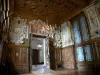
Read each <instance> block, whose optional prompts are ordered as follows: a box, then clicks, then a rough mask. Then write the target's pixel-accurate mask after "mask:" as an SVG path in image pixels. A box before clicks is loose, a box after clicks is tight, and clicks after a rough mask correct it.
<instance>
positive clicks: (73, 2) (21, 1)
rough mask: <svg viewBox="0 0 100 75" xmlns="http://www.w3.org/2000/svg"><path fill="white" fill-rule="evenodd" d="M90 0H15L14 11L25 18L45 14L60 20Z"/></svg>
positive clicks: (42, 16)
mask: <svg viewBox="0 0 100 75" xmlns="http://www.w3.org/2000/svg"><path fill="white" fill-rule="evenodd" d="M90 2H91V0H15V12H16V13H20V14H22V15H24V16H26V17H27V18H28V17H29V16H30V17H31V18H32V17H34V18H36V19H39V18H42V19H46V18H45V17H46V16H47V17H48V18H49V19H52V18H54V19H53V20H55V19H57V20H59V21H60V20H61V19H62V18H63V16H66V17H67V16H69V15H71V13H73V12H75V11H76V10H78V9H80V8H83V7H85V6H86V5H88V4H89V3H90ZM27 15H28V16H27ZM51 16H52V17H51ZM60 18H61V19H60Z"/></svg>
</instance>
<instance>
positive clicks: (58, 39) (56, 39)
mask: <svg viewBox="0 0 100 75" xmlns="http://www.w3.org/2000/svg"><path fill="white" fill-rule="evenodd" d="M56 28H57V27H56ZM54 46H55V47H62V40H61V29H60V28H57V29H56V30H55V33H54Z"/></svg>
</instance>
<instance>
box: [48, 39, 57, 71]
mask: <svg viewBox="0 0 100 75" xmlns="http://www.w3.org/2000/svg"><path fill="white" fill-rule="evenodd" d="M49 53H50V69H53V70H55V69H56V59H55V48H54V46H53V41H51V40H50V41H49Z"/></svg>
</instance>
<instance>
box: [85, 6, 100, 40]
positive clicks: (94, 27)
mask: <svg viewBox="0 0 100 75" xmlns="http://www.w3.org/2000/svg"><path fill="white" fill-rule="evenodd" d="M84 12H85V14H86V16H87V19H88V23H89V25H90V32H91V38H95V37H100V25H99V24H100V20H99V17H98V14H97V12H96V7H95V6H94V5H90V6H88V7H87V8H85V9H84Z"/></svg>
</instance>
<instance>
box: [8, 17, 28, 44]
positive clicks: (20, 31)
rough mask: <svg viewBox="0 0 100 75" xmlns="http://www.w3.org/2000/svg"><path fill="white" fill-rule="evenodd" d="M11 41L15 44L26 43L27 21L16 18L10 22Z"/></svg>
mask: <svg viewBox="0 0 100 75" xmlns="http://www.w3.org/2000/svg"><path fill="white" fill-rule="evenodd" d="M9 37H10V41H11V43H14V44H22V43H24V39H25V38H28V27H27V20H24V19H21V18H20V17H19V16H18V17H15V18H13V19H12V20H11V22H10V33H9Z"/></svg>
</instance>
